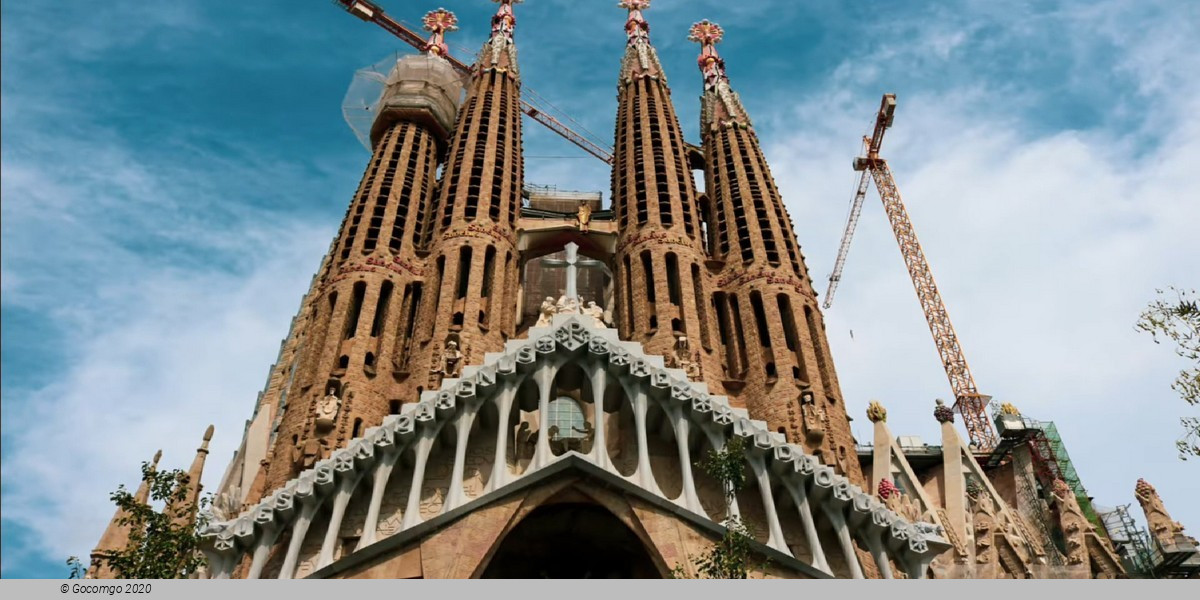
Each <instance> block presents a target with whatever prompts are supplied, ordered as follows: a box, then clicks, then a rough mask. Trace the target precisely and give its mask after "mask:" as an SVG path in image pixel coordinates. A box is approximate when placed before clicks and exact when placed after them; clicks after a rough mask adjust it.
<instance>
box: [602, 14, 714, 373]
mask: <svg viewBox="0 0 1200 600" xmlns="http://www.w3.org/2000/svg"><path fill="white" fill-rule="evenodd" d="M619 6H620V7H621V8H624V9H626V10H627V11H628V12H629V18H628V20H627V21H626V22H625V33H626V36H627V38H628V41H627V43H626V46H625V55H624V57H623V58H622V59H621V73H620V79H619V80H618V83H617V99H618V104H617V122H616V144H615V148H614V154H613V171H612V198H613V210H614V211H615V213H616V219H617V221H618V228H619V234H618V238H617V244H616V253H615V255H614V257H613V264H614V266H615V269H614V271H615V273H616V277H617V288H618V290H619V293H618V294H617V298H616V302H617V305H618V311H617V313H618V314H619V315H620V318H619V319H618V328H619V330H620V332H621V337H622V338H623V339H628V340H631V341H636V342H641V344H642V345H643V347H645V348H646V350H647V351H648V352H650V353H653V354H661V355H663V356H666V357H669V360H672V361H674V365H672V366H676V367H679V368H684V369H685V370H687V371H688V372H689V377H691V378H693V379H699V378H704V379H705V380H706V381H708V382H709V383H710V389H713V391H714V392H715V393H721V389H720V386H719V384H718V380H719V379H720V377H719V374H720V363H719V358H718V356H717V354H716V352H715V343H714V342H715V339H714V338H715V336H716V332H715V329H714V328H713V325H712V316H711V315H710V314H709V310H710V309H709V305H708V300H707V298H708V293H707V289H708V279H709V278H708V272H707V269H706V265H705V259H706V258H707V257H706V255H705V251H704V241H703V240H704V230H703V220H702V219H701V216H700V212H699V211H698V210H697V208H698V206H699V202H698V197H697V193H696V186H695V183H694V181H693V179H692V172H691V167H690V166H689V162H688V155H687V146H686V144H685V143H684V140H683V133H682V131H681V130H680V127H679V119H678V117H676V115H675V107H674V105H673V104H672V103H671V90H670V88H669V87H667V78H666V74H665V73H664V72H663V68H662V65H661V64H660V63H659V60H658V53H657V52H656V51H655V49H654V46H652V45H651V44H650V24H649V23H647V22H646V19H645V18H644V16H643V15H642V11H643V10H645V9H647V8H649V6H650V1H649V0H623V1H622V2H621V3H620V5H619Z"/></svg>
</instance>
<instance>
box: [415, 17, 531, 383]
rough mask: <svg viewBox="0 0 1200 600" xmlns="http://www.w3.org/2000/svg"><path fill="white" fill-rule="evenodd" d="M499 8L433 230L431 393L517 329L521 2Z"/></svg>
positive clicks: (429, 236) (458, 129) (426, 327)
mask: <svg viewBox="0 0 1200 600" xmlns="http://www.w3.org/2000/svg"><path fill="white" fill-rule="evenodd" d="M494 1H496V2H498V3H499V4H500V6H499V9H498V10H497V11H496V14H495V15H494V16H493V17H492V31H491V35H490V37H489V38H488V40H487V41H486V42H485V43H484V44H483V48H482V49H481V50H480V52H479V57H478V58H477V59H476V61H475V65H474V68H473V69H472V73H471V76H470V81H469V82H468V83H467V95H466V99H465V100H464V104H463V106H462V109H461V111H459V114H458V123H457V125H456V126H455V129H454V134H453V135H452V136H451V138H450V147H449V156H448V162H447V164H446V169H445V172H444V173H443V175H442V181H441V186H440V192H439V194H438V200H437V203H436V205H435V206H434V210H433V211H432V212H431V213H430V215H429V221H428V223H427V228H426V229H425V236H426V241H427V243H428V249H429V258H428V262H427V264H428V265H429V266H428V271H429V278H430V279H429V281H430V284H431V285H430V287H429V288H428V289H429V293H428V294H426V296H425V298H424V301H423V306H422V309H421V316H420V319H419V325H418V328H417V329H418V331H417V332H416V334H417V335H418V336H419V339H420V343H421V344H422V348H423V349H424V350H425V352H424V356H425V357H427V360H428V362H427V363H426V364H427V365H429V367H428V368H427V369H426V372H427V374H428V375H427V377H426V381H425V382H424V383H423V386H424V388H425V389H430V388H436V387H437V386H438V385H439V384H440V382H441V379H442V378H443V377H454V376H457V375H458V373H457V371H458V370H460V369H461V367H462V365H464V364H467V363H468V361H470V360H471V359H482V358H483V355H484V353H486V352H491V351H495V350H498V349H500V348H501V347H503V345H504V342H505V340H507V339H508V338H509V337H510V336H512V335H513V332H514V330H515V328H516V325H517V323H516V320H517V310H516V304H517V270H518V269H517V262H518V252H517V246H516V240H517V238H516V222H517V218H518V216H519V212H520V208H521V191H522V187H523V185H524V181H525V178H524V157H523V155H522V145H521V77H520V75H521V74H520V71H519V69H518V66H517V48H516V44H515V42H514V41H513V31H514V30H515V28H516V24H517V20H516V16H515V15H514V13H513V4H516V3H519V2H520V1H521V0H494ZM423 366H424V365H423Z"/></svg>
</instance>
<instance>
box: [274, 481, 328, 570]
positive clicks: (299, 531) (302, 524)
mask: <svg viewBox="0 0 1200 600" xmlns="http://www.w3.org/2000/svg"><path fill="white" fill-rule="evenodd" d="M320 507H321V500H320V499H319V498H316V497H314V496H309V497H308V498H306V499H304V500H303V501H302V505H301V508H300V515H299V516H297V517H296V522H295V523H293V524H292V539H291V541H289V542H288V549H287V554H286V555H284V558H283V567H281V568H280V569H279V578H280V579H291V578H293V577H295V576H296V563H297V562H299V559H300V546H302V545H303V544H304V537H305V536H306V535H307V534H308V526H309V525H311V524H312V520H313V515H315V514H317V509H318V508H320Z"/></svg>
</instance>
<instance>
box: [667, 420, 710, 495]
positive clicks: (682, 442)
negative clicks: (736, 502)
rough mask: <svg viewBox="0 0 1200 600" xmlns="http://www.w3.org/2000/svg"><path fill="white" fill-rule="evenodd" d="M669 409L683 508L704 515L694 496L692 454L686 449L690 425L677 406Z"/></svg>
mask: <svg viewBox="0 0 1200 600" xmlns="http://www.w3.org/2000/svg"><path fill="white" fill-rule="evenodd" d="M671 409H672V410H671V414H670V418H671V421H672V422H673V423H674V424H675V442H676V446H678V447H679V473H680V477H681V478H682V480H683V498H682V500H683V506H684V507H685V508H687V509H688V510H690V511H692V512H694V513H696V514H698V515H704V507H703V506H701V505H700V496H699V495H698V494H696V479H695V477H693V476H692V452H691V448H689V447H688V437H689V435H690V434H691V432H690V425H691V423H689V422H688V420H687V419H686V418H684V417H683V409H681V408H680V407H678V406H673V407H671Z"/></svg>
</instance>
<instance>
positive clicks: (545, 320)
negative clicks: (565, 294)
mask: <svg viewBox="0 0 1200 600" xmlns="http://www.w3.org/2000/svg"><path fill="white" fill-rule="evenodd" d="M557 312H558V305H556V304H555V303H554V297H553V296H546V299H545V300H543V301H542V306H541V308H540V309H539V311H538V320H537V324H535V325H534V327H549V326H550V324H551V323H552V322H553V320H554V315H555V313H557Z"/></svg>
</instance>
